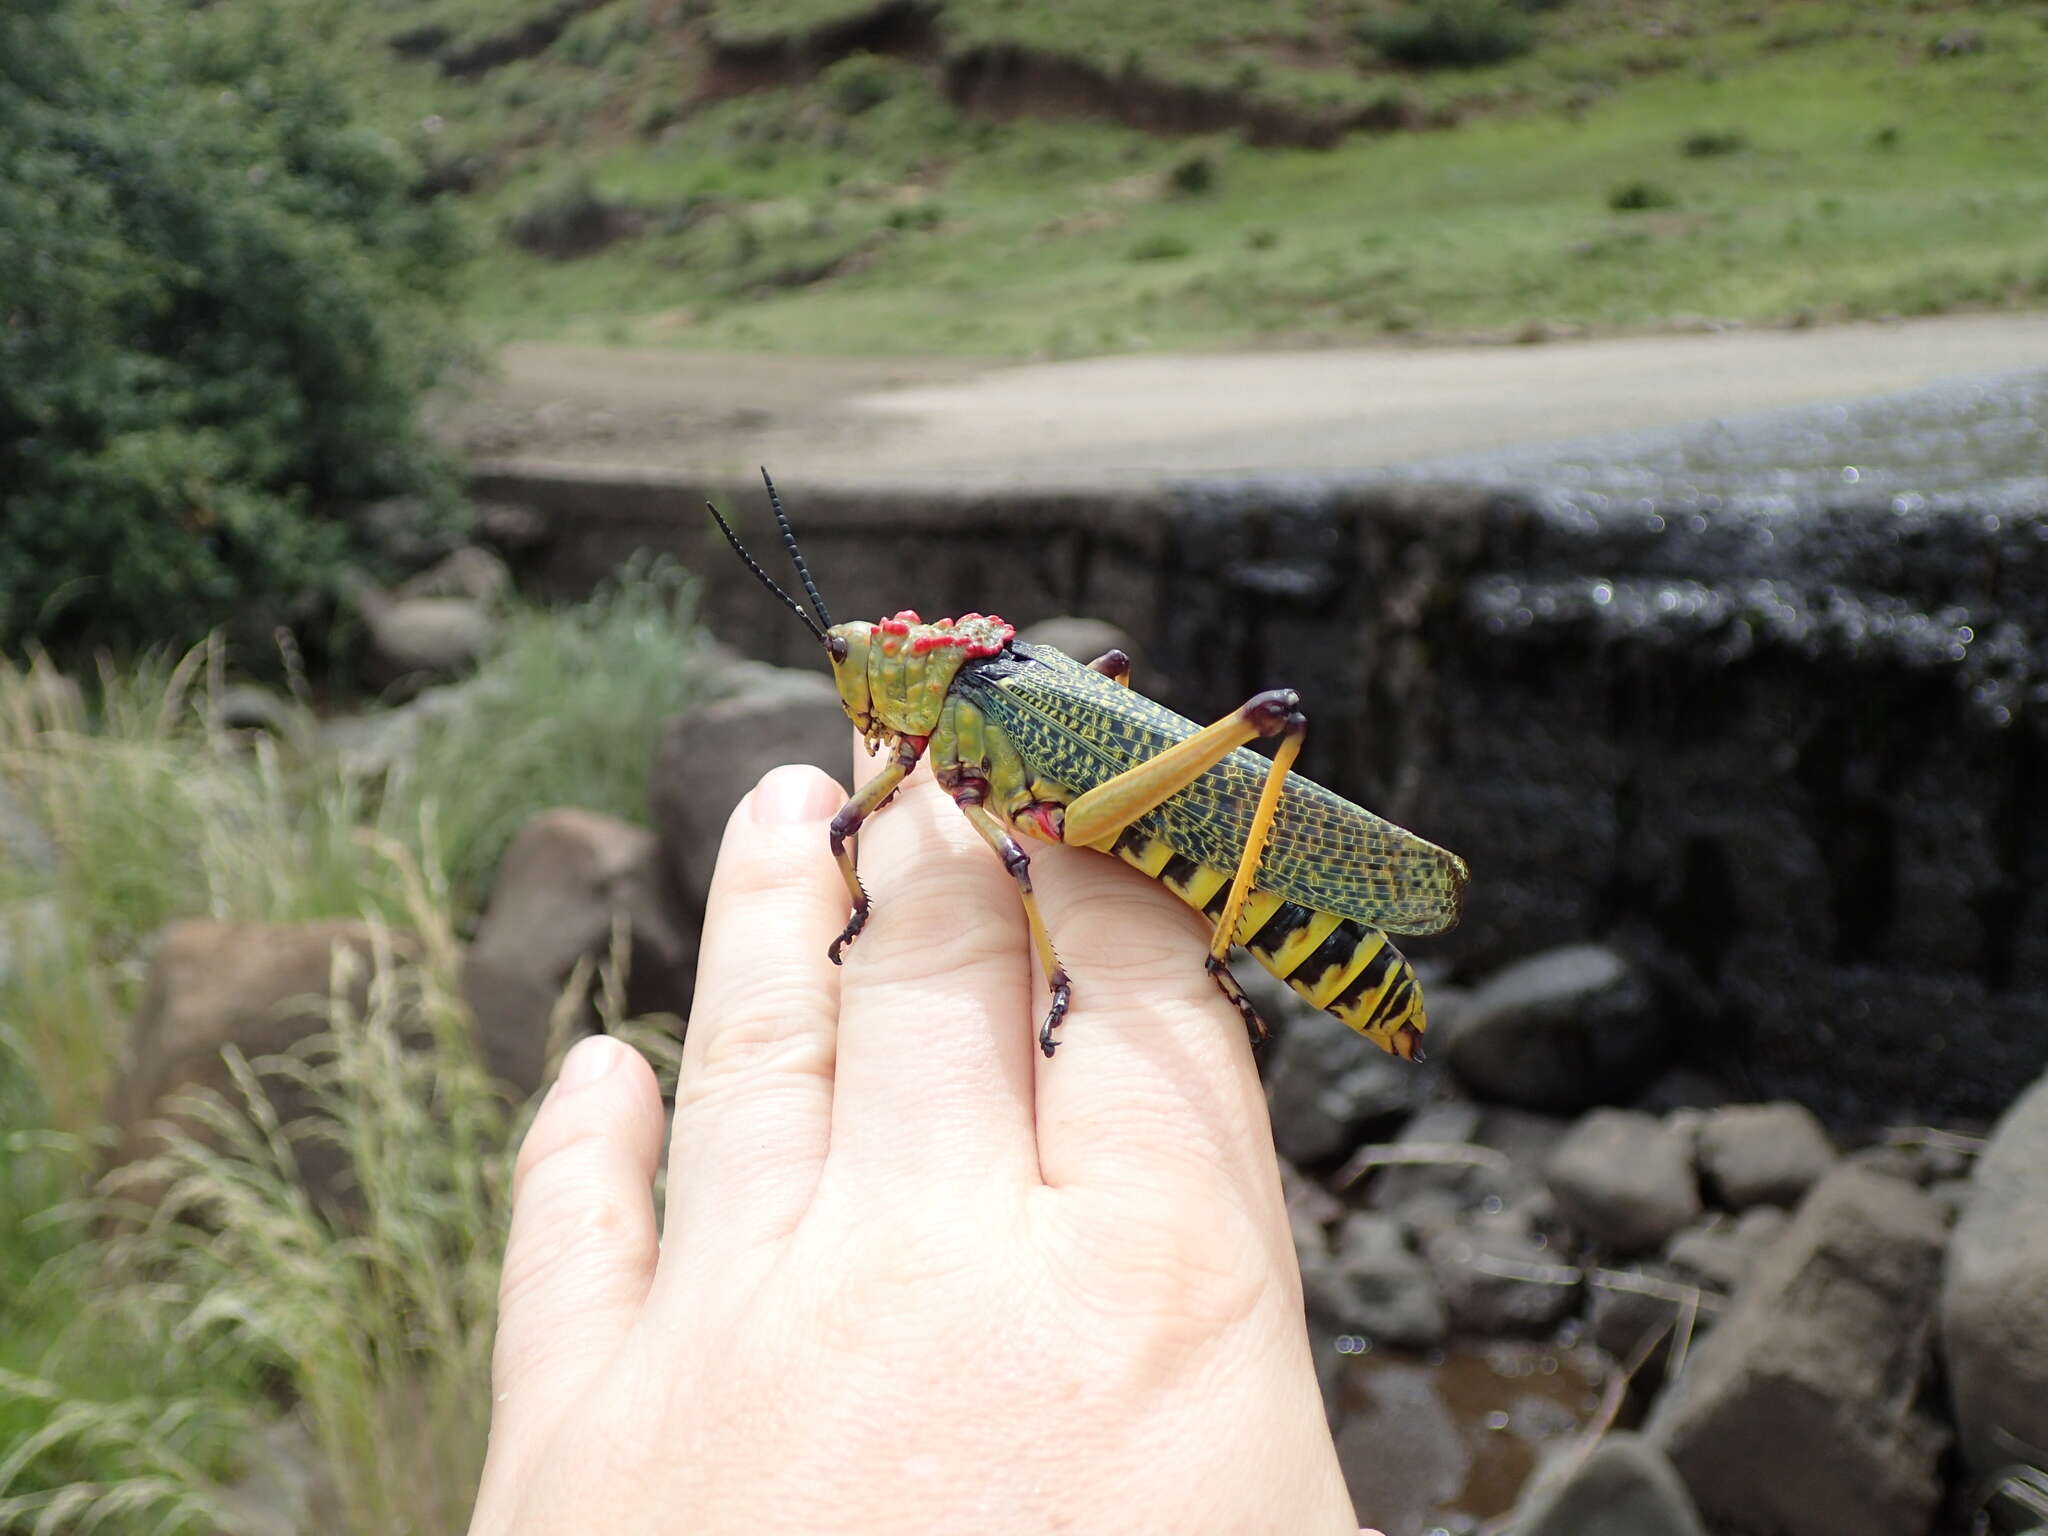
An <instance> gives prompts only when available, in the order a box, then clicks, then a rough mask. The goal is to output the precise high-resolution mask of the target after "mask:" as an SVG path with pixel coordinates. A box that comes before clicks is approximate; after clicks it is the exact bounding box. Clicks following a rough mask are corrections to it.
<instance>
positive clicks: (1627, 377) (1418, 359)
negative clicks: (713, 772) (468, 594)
mask: <svg viewBox="0 0 2048 1536" xmlns="http://www.w3.org/2000/svg"><path fill="white" fill-rule="evenodd" d="M2039 368H2048V314H2023V315H1965V316H1947V317H1939V318H1935V319H1928V320H1918V321H1910V322H1900V323H1894V324H1869V325H1853V326H1842V327H1835V328H1829V329H1819V330H1808V331H1732V332H1722V333H1719V334H1709V335H1656V336H1638V337H1622V338H1612V339H1605V340H1597V341H1569V342H1551V343H1546V344H1542V345H1535V346H1432V347H1392V346H1389V347H1375V348H1353V349H1341V350H1340V349H1331V350H1325V351H1308V352H1286V353H1261V352H1244V353H1224V354H1216V355H1204V356H1155V355H1139V356H1129V357H1109V358H1093V359H1088V360H1084V361H1080V362H1066V363H1037V364H1025V365H1016V366H1000V367H989V366H979V365H975V364H972V363H963V362H956V361H918V360H908V361H875V360H865V359H843V358H820V359H804V358H791V357H775V356H747V357H733V356H718V355H707V354H702V353H689V352H670V351H657V350H650V349H618V350H613V349H605V348H579V347H567V346H553V345H532V344H529V345H519V346H513V347H510V348H508V349H507V350H506V352H505V354H504V356H503V359H502V369H503V375H502V378H501V379H500V380H499V381H498V382H497V383H496V384H495V385H494V386H493V387H492V389H491V390H490V391H489V392H487V393H486V394H485V395H483V396H482V397H480V398H479V399H478V400H476V401H474V402H472V403H471V404H470V405H468V406H466V407H465V408H464V409H463V410H462V411H461V412H460V413H459V414H458V415H457V416H456V418H455V419H454V422H453V429H454V430H455V431H456V433H457V434H458V435H459V436H460V437H461V438H462V440H463V441H464V442H465V444H466V445H467V446H468V447H469V449H470V451H471V452H472V453H473V454H475V455H476V456H478V457H482V458H534V459H543V460H567V461H573V462H580V463H592V462H607V463H613V464H618V465H622V466H633V467H638V468H647V469H657V468H665V467H666V468H675V469H679V470H685V471H689V472H693V473H697V474H711V475H719V476H723V475H727V474H734V473H739V472H743V471H745V470H746V469H747V468H748V467H749V466H751V465H753V464H757V463H764V462H765V463H768V464H770V465H772V466H778V467H784V469H785V472H786V473H788V474H789V475H790V476H791V478H792V479H794V478H798V477H801V478H802V479H804V480H808V481H811V482H813V483H815V482H816V481H818V480H820V479H831V480H835V481H842V482H849V483H863V484H874V485H909V484H928V483H935V482H937V483H947V484H961V483H973V484H991V485H1000V484H1016V483H1026V484H1033V485H1039V486H1046V487H1055V486H1064V485H1089V484H1101V483H1103V482H1105V481H1125V480H1156V479H1160V478H1183V477H1207V476H1231V475H1238V474H1244V473H1247V472H1256V471H1273V470H1294V471H1341V470H1346V469H1369V468H1375V467H1380V466H1385V465H1390V464H1398V463H1403V462H1408V461H1413V460H1417V459H1433V458H1440V457H1444V456H1448V455H1454V454H1461V453H1475V452H1481V451H1485V450H1490V449H1498V448H1504V447H1511V446H1515V445H1520V444H1530V443H1543V442H1556V441H1563V440H1567V439H1571V438H1578V437H1586V436H1591V435H1595V434H1603V433H1607V432H1620V431H1629V430H1635V429H1641V428H1649V427H1658V426H1670V425H1676V424H1680V423H1684V422H1689V421H1698V420H1703V419H1710V418H1714V417H1722V416H1734V415H1741V414H1745V413H1748V412H1751V411H1760V410H1768V409H1772V408H1776V407H1784V406H1793V405H1801V404H1809V403H1813V402H1819V401H1828V400H1847V399H1854V398H1859V397H1865V396H1872V395H1881V394H1890V393H1893V392H1896V391H1899V390H1904V389H1911V388H1914V387H1917V386H1921V385H1925V384H1930V383H1934V382H1936V381H1939V380H1942V379H1947V378H1954V377H1961V376H1966V375H1973V374H1976V375H1982V374H1994V373H2003V372H2011V371H2017V370H2022V369H2039Z"/></svg>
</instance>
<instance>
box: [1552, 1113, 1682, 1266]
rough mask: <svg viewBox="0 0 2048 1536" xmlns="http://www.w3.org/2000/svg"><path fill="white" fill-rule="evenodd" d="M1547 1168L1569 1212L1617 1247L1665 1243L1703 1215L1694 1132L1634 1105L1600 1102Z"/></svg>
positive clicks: (1636, 1249)
mask: <svg viewBox="0 0 2048 1536" xmlns="http://www.w3.org/2000/svg"><path fill="white" fill-rule="evenodd" d="M1547 1176H1548V1178H1549V1182H1550V1189H1551V1193H1552V1194H1554V1195H1555V1196H1556V1197H1557V1203H1558V1205H1559V1206H1560V1207H1561V1208H1562V1209H1563V1211H1564V1213H1565V1216H1566V1218H1567V1219H1568V1220H1570V1221H1571V1222H1572V1223H1573V1224H1574V1225H1576V1226H1577V1227H1578V1228H1579V1229H1580V1231H1582V1232H1583V1233H1584V1234H1585V1235H1586V1236H1587V1237H1589V1238H1591V1239H1592V1240H1593V1241H1594V1242H1596V1243H1599V1244H1601V1245H1603V1246H1605V1247H1607V1248H1609V1249H1611V1250H1613V1251H1614V1252H1616V1253H1646V1252H1648V1251H1650V1250H1651V1249H1654V1248H1658V1247H1661V1246H1662V1245H1663V1244H1664V1243H1666V1242H1667V1241H1669V1240H1670V1239H1671V1238H1672V1237H1673V1236H1674V1235H1675V1234H1676V1233H1678V1232H1679V1231H1681V1230H1682V1229H1684V1228H1685V1227H1686V1226H1688V1225H1690V1224H1691V1223H1692V1222H1694V1221H1696V1220H1697V1219H1698V1218H1699V1214H1700V1192H1699V1182H1698V1180H1697V1178H1696V1177H1695V1176H1694V1174H1693V1167H1692V1145H1691V1142H1690V1139H1689V1138H1688V1137H1686V1136H1685V1135H1684V1134H1683V1132H1682V1131H1681V1130H1679V1129H1677V1128H1674V1127H1673V1126H1671V1125H1669V1124H1668V1123H1666V1122H1664V1121H1661V1120H1655V1119H1652V1118H1651V1117H1650V1116H1648V1115H1645V1114H1639V1113H1637V1112H1636V1111H1634V1110H1626V1109H1596V1110H1594V1111H1593V1112H1592V1113H1591V1114H1589V1115H1587V1116H1586V1117H1585V1118H1584V1119H1582V1120H1581V1121H1579V1123H1578V1124H1577V1125H1575V1126H1573V1127H1572V1130H1571V1132H1570V1134H1569V1135H1567V1136H1566V1137H1565V1139H1564V1140H1563V1141H1562V1142H1561V1143H1559V1145H1558V1148H1557V1150H1556V1151H1555V1152H1553V1153H1552V1154H1551V1156H1550V1162H1549V1165H1548V1168H1547Z"/></svg>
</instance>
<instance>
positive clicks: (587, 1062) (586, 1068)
mask: <svg viewBox="0 0 2048 1536" xmlns="http://www.w3.org/2000/svg"><path fill="white" fill-rule="evenodd" d="M625 1049H626V1047H625V1046H624V1045H622V1044H620V1043H619V1042H618V1041H617V1040H614V1039H613V1038H612V1037H611V1036H610V1035H588V1036H585V1037H584V1038H583V1039H581V1040H578V1041H577V1042H576V1043H575V1044H574V1045H572V1046H570V1047H569V1054H568V1055H566V1056H564V1057H563V1058H562V1070H561V1071H560V1072H558V1073H556V1074H555V1083H556V1085H557V1086H558V1087H562V1088H582V1087H586V1086H588V1085H589V1084H591V1083H594V1082H596V1081H597V1080H598V1079H599V1078H600V1077H603V1076H604V1075H605V1074H606V1073H607V1072H609V1071H611V1069H612V1068H613V1067H616V1066H617V1065H618V1064H619V1061H620V1057H619V1052H621V1051H623V1050H625Z"/></svg>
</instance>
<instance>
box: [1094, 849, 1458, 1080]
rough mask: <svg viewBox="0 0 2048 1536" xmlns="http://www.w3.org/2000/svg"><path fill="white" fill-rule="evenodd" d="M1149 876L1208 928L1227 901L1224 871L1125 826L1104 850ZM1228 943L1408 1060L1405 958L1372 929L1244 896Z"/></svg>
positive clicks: (1414, 1032)
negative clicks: (1197, 914)
mask: <svg viewBox="0 0 2048 1536" xmlns="http://www.w3.org/2000/svg"><path fill="white" fill-rule="evenodd" d="M1111 851H1112V852H1114V853H1115V854H1116V856H1117V857H1118V858H1120V859H1122V860H1123V861H1124V862H1125V863H1126V864H1128V865H1130V866H1131V867H1132V868H1133V869H1137V870H1141V871H1143V872H1144V873H1145V874H1148V875H1150V876H1151V877H1152V878H1153V879H1155V880H1157V881H1158V882H1159V883H1160V884H1161V885H1163V886H1165V887H1166V888H1167V889H1168V890H1169V891H1171V892H1173V894H1174V895H1176V896H1178V897H1179V898H1180V899H1181V900H1182V901H1184V902H1186V903H1187V904H1188V905H1189V906H1191V907H1194V908H1195V909H1197V910H1198V911H1200V912H1201V913H1202V914H1203V915H1204V916H1206V917H1207V918H1208V919H1209V921H1210V922H1211V923H1212V924H1213V923H1214V922H1215V921H1216V919H1217V918H1219V917H1221V916H1222V914H1223V904H1224V902H1225V901H1226V900H1228V899H1229V896H1230V880H1231V874H1230V872H1229V871H1227V870H1221V869H1215V868H1212V867H1211V866H1209V865H1206V864H1198V863H1196V862H1195V861H1194V860H1193V859H1189V858H1185V857H1183V856H1182V855H1180V854H1177V853H1175V852H1174V851H1173V850H1172V849H1171V848H1169V847H1167V846H1166V844H1165V843H1163V842H1161V841H1160V840H1159V839H1158V838H1156V837H1148V836H1146V835H1145V834H1144V833H1143V832H1141V831H1139V830H1138V829H1137V828H1136V827H1131V828H1127V829H1126V830H1125V832H1124V834H1123V836H1122V837H1120V838H1118V839H1117V841H1116V845H1115V847H1114V848H1113V849H1112V850H1111ZM1236 942H1237V943H1239V944H1241V945H1243V946H1244V948H1246V949H1248V950H1250V951H1251V953H1252V958H1254V959H1255V960H1257V961H1258V962H1259V964H1261V965H1263V966H1264V967H1265V968H1266V969H1267V970H1269V971H1271V972H1272V973H1273V974H1274V975H1275V976H1278V977H1279V978H1280V979H1281V980H1282V981H1284V982H1286V983H1287V985H1288V986H1290V987H1292V988H1293V989H1294V990H1295V992H1296V993H1298V994H1299V995H1300V996H1301V997H1303V998H1304V999H1306V1000H1307V1001H1308V1002H1309V1003H1311V1004H1313V1005H1314V1006H1315V1007H1317V1008H1320V1009H1322V1010H1323V1011H1324V1012H1325V1013H1329V1014H1333V1015H1335V1016H1336V1017H1337V1018H1339V1019H1342V1020H1343V1021H1344V1023H1345V1024H1347V1025H1349V1026H1350V1027H1351V1028H1352V1029H1355V1030H1357V1031H1358V1032H1359V1033H1360V1034H1361V1035H1363V1036H1365V1038H1366V1039H1368V1040H1370V1041H1372V1043H1373V1044H1374V1045H1377V1046H1378V1047H1379V1048H1380V1049H1381V1050H1383V1051H1387V1052H1390V1053H1392V1054H1393V1055H1396V1056H1405V1057H1413V1056H1414V1054H1415V1050H1416V1046H1417V1045H1418V1044H1419V1043H1420V1036H1421V1034H1422V1031H1423V1030H1425V1029H1426V1028H1428V1027H1429V1026H1428V1020H1427V1018H1426V1017H1425V1015H1424V1012H1423V1007H1422V989H1421V987H1420V986H1418V985H1417V984H1416V980H1415V972H1414V970H1413V969H1412V968H1411V967H1410V966H1409V964H1408V959H1407V957H1406V956H1405V955H1403V954H1402V953H1401V951H1400V950H1398V949H1396V948H1395V947H1394V944H1393V941H1392V940H1390V939H1389V938H1388V937H1387V936H1386V935H1385V934H1384V933H1382V932H1381V931H1380V930H1379V929H1377V928H1375V927H1373V926H1372V925H1371V924H1369V923H1361V922H1359V921H1357V920H1356V919H1354V918H1349V917H1339V916H1337V915H1336V914H1335V913H1334V912H1318V911H1316V910H1314V909H1313V908H1311V907H1305V906H1301V905H1300V904H1298V903H1296V902H1292V901H1285V900H1282V899H1281V898H1280V897H1278V896H1275V895H1274V894H1273V893H1272V892H1270V891H1258V890H1255V891H1253V892H1252V894H1251V895H1250V897H1248V898H1247V899H1246V901H1245V907H1244V914H1243V916H1242V917H1240V918H1239V919H1238V924H1237V935H1236Z"/></svg>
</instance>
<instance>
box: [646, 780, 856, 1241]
mask: <svg viewBox="0 0 2048 1536" xmlns="http://www.w3.org/2000/svg"><path fill="white" fill-rule="evenodd" d="M845 799H846V793H845V791H844V790H842V789H841V788H840V787H839V786H838V785H837V784H835V783H834V782H833V781H832V780H831V779H830V778H829V777H828V776H827V775H825V774H823V773H820V772H819V771H818V770H817V769H815V768H811V767H805V766H801V765H793V766H790V767H784V768H777V769H775V770H774V771H772V772H771V773H769V774H767V775H766V776H765V777H763V778H762V780H761V782H760V783H759V784H757V785H756V786H755V787H754V789H753V790H752V791H751V792H750V793H749V794H748V795H747V797H746V799H744V800H742V801H741V802H740V803H739V805H738V806H737V807H736V808H735V809H734V811H733V813H732V817H731V819H730V820H729V821H728V822H727V823H726V828H725V841H724V842H723V843H722V844H721V845H720V847H719V850H718V868H717V871H716V872H715V873H714V874H713V876H712V880H711V895H710V898H709V900H708V902H707V903H706V906H705V915H704V941H703V947H702V950H701V952H700V955H699V958H698V962H697V995H696V999H695V1001H694V1003H693V1005H692V1007H691V1010H690V1028H689V1031H688V1033H687V1034H686V1035H685V1036H684V1038H683V1060H682V1068H681V1071H680V1073H679V1075H678V1078H677V1082H676V1117H675V1118H676V1124H675V1139H674V1143H673V1145H672V1147H671V1150H670V1154H669V1181H668V1198H669V1225H668V1231H669V1233H670V1234H671V1236H672V1238H673V1239H674V1240H677V1241H679V1243H680V1245H681V1249H682V1251H683V1253H684V1254H685V1255H686V1256H687V1255H689V1254H691V1253H694V1252H695V1251H696V1250H697V1248H698V1246H699V1245H700V1243H702V1242H703V1241H704V1240H706V1239H710V1238H713V1234H715V1239H713V1240H714V1243H715V1245H717V1246H718V1247H719V1248H720V1251H730V1245H732V1244H734V1243H741V1244H750V1243H755V1242H764V1241H772V1240H773V1239H775V1238H777V1237H780V1236H782V1235H784V1234H786V1233H788V1232H789V1231H790V1230H792V1229H793V1228H794V1227H795V1225H796V1223H797V1221H798V1219H799V1218H800V1217H801V1216H802V1214H803V1212H804V1209H805V1207H806V1206H808V1205H809V1203H810V1199H811V1194H812V1191H813V1190H814V1189H815V1188H816V1186H817V1181H818V1170H819V1168H820V1167H821V1166H822V1165H823V1163H824V1158H825V1146H826V1141H827V1138H828V1136H829V1135H830V1131H831V1121H832V1092H833V1088H832V1074H833V1059H834V1055H835V1050H836V1046H835V1038H834V1037H835V1035H836V1033H837V1018H838V1009H839V977H838V974H837V973H836V971H835V970H834V969H833V967H832V965H831V963H830V962H829V961H828V960H827V959H826V958H825V949H826V946H827V945H828V944H830V943H831V941H832V938H833V936H834V935H835V934H837V933H838V932H839V929H840V925H841V924H842V923H844V922H845V920H846V907H847V901H846V887H845V885H844V884H843V883H842V882H841V881H840V878H839V874H838V871H837V870H836V869H835V868H834V867H833V864H832V858H831V854H830V851H829V847H828V843H827V825H828V823H829V822H830V820H831V817H832V813H833V812H834V811H836V810H838V809H839V807H840V805H841V804H842V803H843V802H844V801H845Z"/></svg>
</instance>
